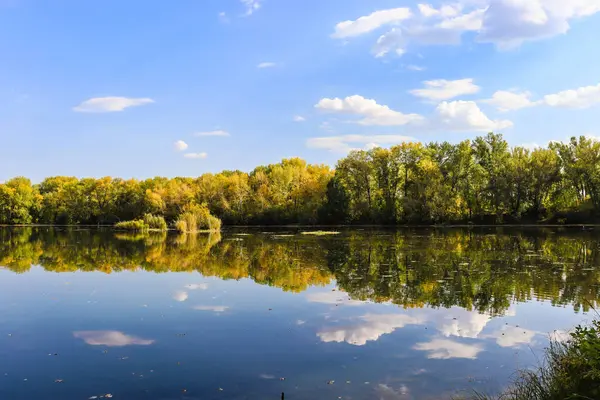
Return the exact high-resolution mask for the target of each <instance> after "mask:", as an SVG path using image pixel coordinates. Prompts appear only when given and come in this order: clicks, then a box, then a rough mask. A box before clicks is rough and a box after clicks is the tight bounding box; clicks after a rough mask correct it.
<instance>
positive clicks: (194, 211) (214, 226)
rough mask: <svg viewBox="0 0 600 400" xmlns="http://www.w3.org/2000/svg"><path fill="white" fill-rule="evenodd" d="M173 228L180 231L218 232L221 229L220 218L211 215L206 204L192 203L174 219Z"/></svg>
mask: <svg viewBox="0 0 600 400" xmlns="http://www.w3.org/2000/svg"><path fill="white" fill-rule="evenodd" d="M175 229H176V230H178V231H179V232H182V233H186V232H191V233H193V232H199V231H210V232H219V231H220V230H221V220H220V219H219V218H217V217H215V216H214V215H212V214H211V213H210V211H209V210H208V208H207V207H206V206H198V205H194V206H192V207H188V208H187V209H186V210H185V211H184V213H183V214H181V215H180V216H179V218H178V219H177V221H175Z"/></svg>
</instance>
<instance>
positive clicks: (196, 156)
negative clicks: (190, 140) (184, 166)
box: [183, 153, 208, 160]
mask: <svg viewBox="0 0 600 400" xmlns="http://www.w3.org/2000/svg"><path fill="white" fill-rule="evenodd" d="M183 156H184V157H185V158H192V159H196V160H202V159H205V158H206V157H208V154H207V153H185V154H184V155H183Z"/></svg>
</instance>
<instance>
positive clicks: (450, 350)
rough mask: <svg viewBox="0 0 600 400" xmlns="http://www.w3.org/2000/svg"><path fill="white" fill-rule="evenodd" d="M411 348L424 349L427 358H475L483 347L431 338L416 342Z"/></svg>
mask: <svg viewBox="0 0 600 400" xmlns="http://www.w3.org/2000/svg"><path fill="white" fill-rule="evenodd" d="M413 349H415V350H421V351H426V352H427V353H428V354H427V358H435V359H442V360H446V359H450V358H469V359H476V358H477V355H478V354H479V353H480V352H481V351H482V350H483V347H482V346H481V345H479V344H464V343H458V342H455V341H453V340H448V339H433V340H431V341H429V342H424V343H417V344H416V345H415V346H414V347H413Z"/></svg>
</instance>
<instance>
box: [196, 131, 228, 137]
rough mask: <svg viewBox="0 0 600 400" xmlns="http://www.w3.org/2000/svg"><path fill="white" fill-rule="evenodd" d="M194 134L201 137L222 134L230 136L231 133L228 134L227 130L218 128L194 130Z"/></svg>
mask: <svg viewBox="0 0 600 400" xmlns="http://www.w3.org/2000/svg"><path fill="white" fill-rule="evenodd" d="M194 136H199V137H203V136H222V137H227V136H231V135H230V134H229V132H227V131H224V130H221V129H219V130H216V131H208V132H196V133H194Z"/></svg>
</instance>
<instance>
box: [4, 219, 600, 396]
mask: <svg viewBox="0 0 600 400" xmlns="http://www.w3.org/2000/svg"><path fill="white" fill-rule="evenodd" d="M0 266H2V267H3V268H0V399H89V398H93V397H94V396H97V398H102V397H101V396H105V397H104V398H106V397H107V396H106V395H107V394H110V395H111V396H112V398H114V399H127V400H132V399H267V400H268V399H273V400H277V399H280V397H281V392H285V394H286V399H290V400H293V399H311V400H313V399H340V398H341V399H445V398H450V397H451V396H452V395H456V394H457V393H458V394H460V393H463V394H464V393H465V392H464V391H465V390H466V391H468V390H470V389H473V388H476V389H479V390H484V391H487V392H494V391H497V390H499V389H501V388H502V387H503V386H504V385H505V384H506V383H507V382H508V380H509V379H510V377H511V375H512V374H513V373H514V371H515V370H516V369H517V368H526V367H528V366H532V365H535V363H536V356H540V355H541V354H542V351H543V348H544V347H545V346H546V345H547V343H548V338H549V335H550V334H556V335H557V336H559V337H560V336H562V332H563V331H565V330H568V329H570V328H572V327H573V326H574V325H576V324H578V323H581V322H585V321H586V320H587V321H589V320H590V319H591V318H592V317H593V313H592V312H590V313H588V310H589V309H590V305H594V306H595V304H596V302H597V300H598V299H599V298H600V232H599V234H596V233H594V232H593V231H585V230H582V229H581V228H579V229H573V230H562V231H556V230H507V229H504V230H499V229H485V230H484V229H479V230H473V231H467V230H444V231H442V230H405V231H399V232H396V231H360V230H353V231H346V232H342V233H341V234H339V235H336V236H327V237H325V236H321V237H315V236H306V235H301V234H299V233H297V232H289V231H286V232H284V231H280V232H259V231H250V232H245V233H236V232H228V233H224V234H222V235H211V236H209V235H188V236H176V235H171V234H169V235H160V234H159V235H150V236H142V235H126V234H115V233H113V232H108V231H105V232H98V231H94V230H81V229H80V230H67V229H62V230H57V229H30V228H20V229H0ZM555 330H558V332H555Z"/></svg>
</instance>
